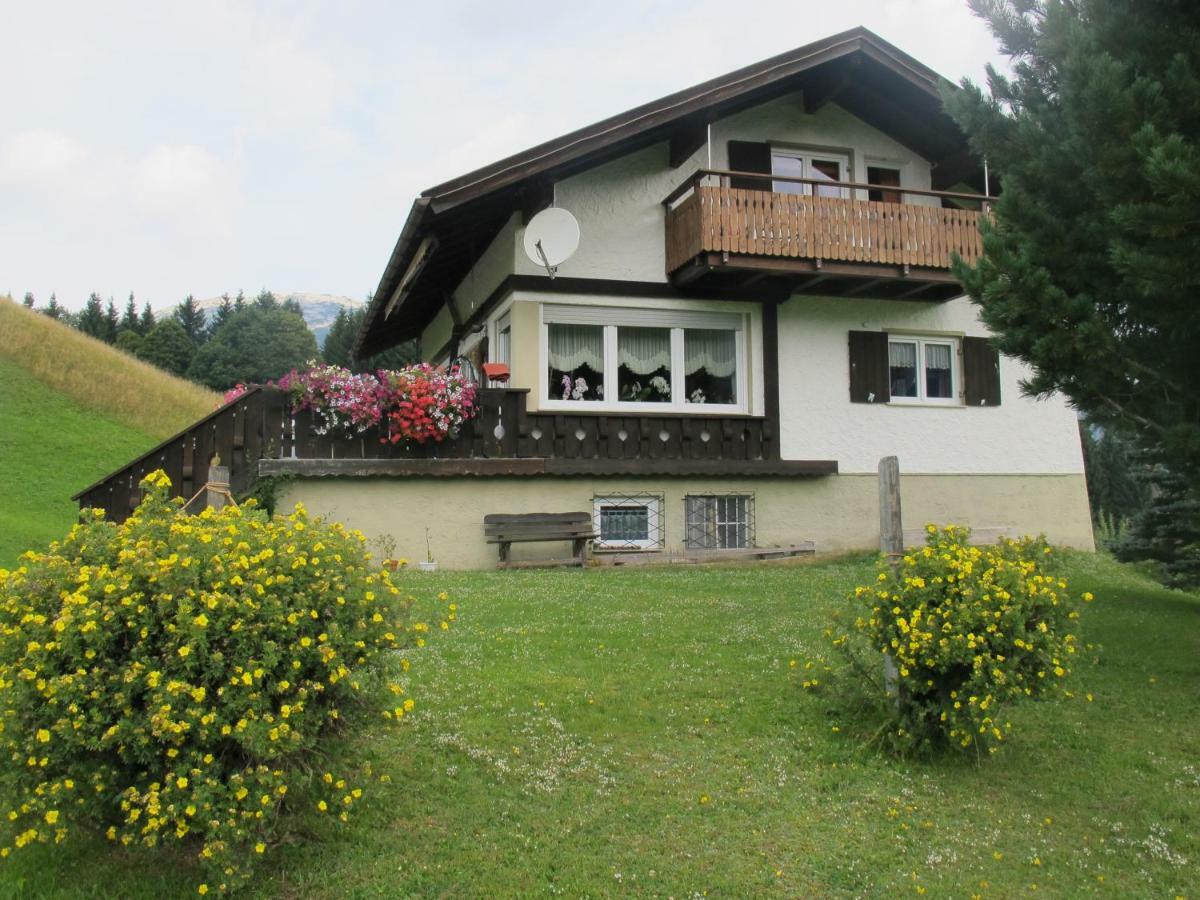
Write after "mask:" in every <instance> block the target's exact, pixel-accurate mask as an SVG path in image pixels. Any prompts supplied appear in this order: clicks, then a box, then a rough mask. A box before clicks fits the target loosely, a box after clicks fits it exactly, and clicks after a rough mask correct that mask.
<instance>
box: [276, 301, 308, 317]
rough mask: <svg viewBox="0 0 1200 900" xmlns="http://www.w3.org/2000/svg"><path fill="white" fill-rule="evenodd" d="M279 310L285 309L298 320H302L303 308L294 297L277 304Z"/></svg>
mask: <svg viewBox="0 0 1200 900" xmlns="http://www.w3.org/2000/svg"><path fill="white" fill-rule="evenodd" d="M279 308H280V309H286V310H287V311H288V312H290V313H295V314H296V315H298V316H299V317H300V318H302V319H303V318H304V307H302V306H301V305H300V301H299V300H297V299H296V298H295V297H288V298H287V299H286V300H284V301H283V302H282V303H280V304H279Z"/></svg>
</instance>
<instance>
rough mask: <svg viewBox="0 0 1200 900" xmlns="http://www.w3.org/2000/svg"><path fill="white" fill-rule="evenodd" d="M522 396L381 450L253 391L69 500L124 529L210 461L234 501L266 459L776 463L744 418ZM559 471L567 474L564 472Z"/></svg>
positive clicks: (270, 392)
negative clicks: (556, 404)
mask: <svg viewBox="0 0 1200 900" xmlns="http://www.w3.org/2000/svg"><path fill="white" fill-rule="evenodd" d="M527 394H528V391H527V390H521V389H513V388H504V389H500V388H485V389H481V390H480V391H479V414H478V415H477V416H476V418H474V419H472V420H471V421H470V422H468V423H467V424H466V425H465V426H464V427H463V429H462V430H461V431H460V433H459V435H458V436H457V437H456V438H454V439H453V440H447V441H444V442H442V443H440V444H432V443H431V444H413V445H409V444H396V445H393V444H385V443H381V442H380V438H379V434H378V433H375V432H369V433H367V434H365V435H362V436H360V437H355V438H346V437H342V436H340V435H330V434H326V435H319V434H317V433H316V432H315V431H314V430H313V419H312V415H311V413H308V412H299V413H296V414H294V415H293V414H292V413H291V411H290V409H289V405H288V397H287V395H286V394H285V393H283V392H282V391H279V390H275V389H270V388H253V389H252V390H251V391H250V392H248V393H247V394H245V395H243V396H242V397H240V398H239V399H238V400H236V401H234V402H233V403H230V404H228V405H226V406H223V407H221V408H220V409H218V410H215V411H214V412H213V413H212V414H210V415H209V416H206V417H205V418H204V419H202V420H200V421H199V422H197V423H196V424H195V425H193V426H191V427H190V428H188V429H186V430H184V431H182V432H180V433H179V434H177V435H175V436H174V437H172V438H170V439H168V440H166V441H163V442H162V443H161V444H159V445H158V446H157V447H155V448H154V449H152V450H150V451H148V452H147V453H145V454H143V455H142V456H139V457H138V458H137V459H135V460H133V461H132V462H131V463H129V464H128V465H126V466H124V467H123V468H121V469H119V470H118V471H116V472H113V473H112V474H111V475H108V476H106V477H105V478H103V479H101V480H100V481H97V482H96V483H95V484H92V485H90V486H88V487H86V488H84V489H83V490H82V491H80V492H79V493H78V494H76V495H75V498H74V499H76V500H78V501H79V504H80V506H81V507H98V508H101V509H104V510H105V512H106V513H107V515H108V517H109V518H110V519H112V520H114V521H118V522H120V521H124V519H125V518H126V517H127V516H128V515H129V513H130V512H131V511H132V510H133V509H134V508H136V507H137V504H138V502H139V501H140V499H141V495H140V492H139V490H138V485H139V483H140V482H141V480H142V479H143V478H144V477H145V476H146V475H148V474H150V473H151V472H153V471H154V470H156V469H163V470H164V471H165V472H166V473H167V475H168V476H169V477H170V478H171V484H172V487H171V492H172V495H173V496H176V497H184V498H190V497H192V496H193V495H194V494H195V493H196V492H197V491H198V490H199V489H200V488H202V487H203V486H204V484H205V483H206V482H207V480H208V469H209V465H210V464H211V463H212V460H213V457H219V458H220V464H221V465H224V466H228V467H229V470H230V487H231V489H232V491H233V492H234V493H235V494H241V493H245V492H246V491H248V490H249V489H250V488H251V487H252V485H253V483H254V481H255V479H256V478H257V477H258V471H259V462H260V460H263V459H280V460H288V459H298V460H364V459H369V460H376V459H383V460H387V459H397V460H404V459H443V460H447V459H555V460H569V461H575V462H578V463H579V465H578V466H577V467H575V468H577V469H578V470H579V472H580V473H583V472H586V471H587V469H588V463H589V461H595V462H603V463H605V464H607V465H608V466H609V468H610V469H612V468H613V467H614V466H621V465H626V464H629V465H628V468H630V469H631V471H633V472H634V473H635V474H636V469H637V466H638V463H637V461H650V462H654V461H662V460H679V461H690V462H695V463H701V464H708V465H712V464H714V463H719V464H722V465H723V464H724V463H725V462H731V463H749V462H753V461H763V462H770V461H776V460H778V459H779V449H778V444H777V441H776V436H775V435H774V434H773V432H772V427H771V423H770V421H769V420H768V419H766V418H759V417H750V416H690V415H671V414H667V415H657V414H656V415H622V414H619V413H614V414H605V413H601V414H595V413H590V414H589V413H580V414H576V415H571V414H562V413H557V412H556V413H542V412H533V413H530V412H527V411H526V408H525V406H526V395H527ZM564 471H565V470H564Z"/></svg>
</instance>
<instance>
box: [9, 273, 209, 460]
mask: <svg viewBox="0 0 1200 900" xmlns="http://www.w3.org/2000/svg"><path fill="white" fill-rule="evenodd" d="M0 359H7V360H9V361H11V362H14V363H16V364H17V365H19V366H20V367H21V368H23V369H25V370H26V371H27V372H29V374H31V375H32V376H33V377H34V378H36V379H38V380H39V381H41V382H43V383H44V384H46V385H47V386H49V387H50V388H52V389H53V390H54V391H55V392H57V393H59V394H62V395H64V397H65V398H66V399H67V400H70V401H71V402H73V403H75V404H76V405H78V406H79V407H81V408H83V409H86V410H92V411H95V412H98V413H100V414H101V415H103V416H104V417H106V418H108V419H110V420H112V421H114V422H118V423H120V424H122V425H124V426H126V427H128V428H132V429H135V430H137V431H140V432H143V433H145V434H148V435H150V436H151V437H154V438H158V439H159V440H162V439H163V438H165V437H169V436H170V435H172V434H174V433H175V432H177V431H181V430H182V429H184V428H186V427H187V426H188V425H190V424H191V423H192V422H194V421H196V420H197V419H199V418H200V417H201V416H204V415H207V414H208V413H210V412H212V409H213V407H214V406H215V405H216V403H217V401H218V400H219V399H220V398H219V397H218V396H217V395H216V394H214V393H213V392H212V391H210V390H208V389H206V388H202V387H200V386H199V385H195V384H192V383H191V382H190V381H184V380H183V379H182V378H176V377H175V376H173V375H168V374H167V373H166V372H164V371H162V370H161V369H156V368H155V367H154V366H151V365H149V364H147V363H144V362H141V361H140V360H137V359H134V358H133V357H131V356H129V355H128V354H127V353H122V352H121V351H120V350H117V349H116V348H115V347H110V346H109V345H108V344H105V343H104V342H103V341H98V340H96V339H95V338H92V337H88V336H87V335H86V334H83V333H82V332H79V331H76V330H75V329H74V328H71V327H70V326H67V325H63V324H62V323H61V322H56V321H55V320H54V319H51V318H49V317H48V316H44V315H42V314H40V313H35V312H32V311H30V310H28V309H26V308H25V307H23V306H21V305H20V304H19V303H14V302H13V301H12V300H11V299H10V298H6V297H0ZM144 449H145V448H144ZM123 461H124V460H117V461H116V463H117V464H119V463H120V462H123ZM0 465H2V463H0ZM2 475H3V470H0V476H2Z"/></svg>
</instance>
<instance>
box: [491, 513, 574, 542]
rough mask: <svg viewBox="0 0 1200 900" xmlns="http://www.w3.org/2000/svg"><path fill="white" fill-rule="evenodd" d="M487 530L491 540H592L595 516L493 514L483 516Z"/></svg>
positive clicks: (570, 514) (572, 514)
mask: <svg viewBox="0 0 1200 900" xmlns="http://www.w3.org/2000/svg"><path fill="white" fill-rule="evenodd" d="M483 531H484V534H485V535H487V537H490V538H506V537H521V538H526V539H529V538H537V537H544V538H545V539H546V540H553V539H555V538H559V539H564V540H565V539H569V538H574V537H581V538H586V537H592V535H593V533H594V531H595V529H594V528H593V527H592V515H591V513H586V512H569V513H519V514H511V515H510V514H506V513H491V514H489V515H486V516H484V517H483Z"/></svg>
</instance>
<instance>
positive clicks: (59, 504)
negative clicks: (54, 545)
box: [0, 297, 218, 566]
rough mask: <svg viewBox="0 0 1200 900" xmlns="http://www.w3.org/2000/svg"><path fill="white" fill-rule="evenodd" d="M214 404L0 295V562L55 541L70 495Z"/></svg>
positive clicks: (66, 521) (68, 512)
mask: <svg viewBox="0 0 1200 900" xmlns="http://www.w3.org/2000/svg"><path fill="white" fill-rule="evenodd" d="M217 400H218V397H217V395H216V394H214V393H212V392H211V391H207V390H205V389H203V388H200V387H197V386H195V385H193V384H190V383H189V382H186V381H183V380H182V379H179V378H174V377H172V376H171V375H168V374H166V373H165V372H162V371H160V370H158V369H156V368H154V367H153V366H148V365H146V364H145V363H142V362H139V361H138V360H135V359H133V358H131V357H129V356H127V355H126V354H124V353H121V352H120V351H118V350H115V349H113V348H112V347H109V346H108V345H107V344H104V343H102V342H101V341H97V340H95V339H93V338H90V337H88V336H87V335H84V334H80V333H79V332H77V331H75V330H74V329H73V328H70V327H68V326H66V325H63V324H61V323H59V322H55V321H54V320H53V319H50V318H47V317H46V316H43V315H40V314H38V313H33V312H30V311H29V310H27V309H25V308H24V307H22V306H19V305H18V304H16V303H13V302H12V301H11V300H9V299H7V298H2V297H0V566H4V565H9V564H11V563H12V561H13V560H14V559H15V558H16V556H17V555H18V554H19V553H21V552H22V551H24V550H27V549H29V548H30V547H34V546H38V545H44V544H46V543H47V542H48V541H50V540H53V539H54V538H57V537H61V536H62V535H63V533H65V532H66V530H67V529H68V528H70V526H71V523H72V522H73V521H75V517H76V514H77V507H76V505H75V503H73V502H72V501H71V495H72V494H73V493H75V492H76V491H78V490H79V489H81V488H84V487H87V485H89V484H91V483H92V482H93V481H95V480H96V479H97V478H100V477H101V476H103V475H106V474H108V473H109V472H111V471H112V470H113V469H116V468H117V467H119V466H121V465H122V464H124V463H126V462H128V461H129V460H131V459H133V458H134V457H135V456H137V455H138V454H139V453H143V452H145V451H146V450H148V449H150V448H151V447H152V446H154V444H155V443H157V442H158V441H160V440H162V439H163V438H165V437H168V436H170V435H172V434H174V433H175V432H177V431H179V430H181V429H183V428H185V427H186V426H187V425H189V424H190V423H192V422H194V421H195V420H196V419H198V418H200V417H201V416H204V415H206V414H207V413H209V412H210V411H211V410H212V408H213V406H214V405H215V404H216V402H217Z"/></svg>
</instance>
